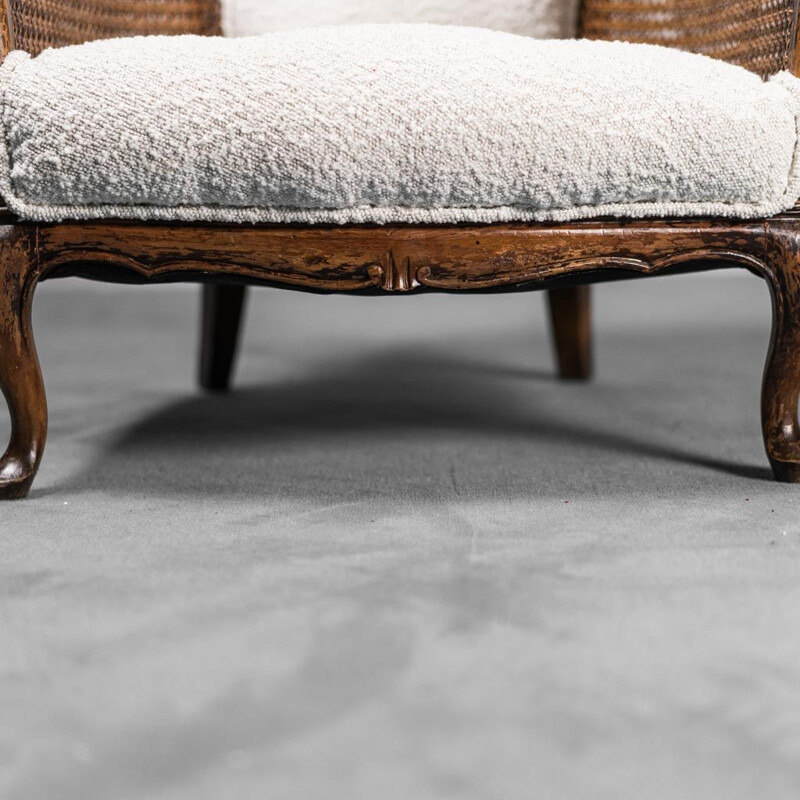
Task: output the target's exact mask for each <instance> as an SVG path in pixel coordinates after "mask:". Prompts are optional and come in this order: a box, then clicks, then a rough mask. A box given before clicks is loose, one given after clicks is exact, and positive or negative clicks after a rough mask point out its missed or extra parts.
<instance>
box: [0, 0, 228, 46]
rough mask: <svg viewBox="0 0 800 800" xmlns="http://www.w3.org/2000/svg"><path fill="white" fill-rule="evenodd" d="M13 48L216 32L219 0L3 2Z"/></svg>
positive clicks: (217, 31) (217, 28) (24, 0)
mask: <svg viewBox="0 0 800 800" xmlns="http://www.w3.org/2000/svg"><path fill="white" fill-rule="evenodd" d="M7 3H8V6H9V14H8V20H9V22H10V28H11V38H12V44H13V46H14V47H15V48H16V49H18V50H27V51H28V52H29V53H32V54H36V53H38V52H40V51H41V50H43V49H45V48H46V47H60V46H62V45H68V44H79V43H80V42H85V41H89V40H91V39H108V38H111V37H114V36H137V35H147V34H154V33H162V34H179V33H198V34H216V33H219V31H220V20H219V4H218V0H7Z"/></svg>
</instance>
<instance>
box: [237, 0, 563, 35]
mask: <svg viewBox="0 0 800 800" xmlns="http://www.w3.org/2000/svg"><path fill="white" fill-rule="evenodd" d="M380 22H427V23H435V24H438V25H465V26H471V27H476V28H490V29H491V30H496V31H507V32H509V33H518V34H522V35H523V36H535V37H537V38H540V39H566V38H570V37H573V36H575V31H576V28H577V24H578V0H288V1H287V0H222V25H223V29H224V31H225V35H226V36H254V35H256V34H261V33H272V32H273V31H279V30H287V29H290V28H307V27H311V26H317V25H353V24H362V23H380Z"/></svg>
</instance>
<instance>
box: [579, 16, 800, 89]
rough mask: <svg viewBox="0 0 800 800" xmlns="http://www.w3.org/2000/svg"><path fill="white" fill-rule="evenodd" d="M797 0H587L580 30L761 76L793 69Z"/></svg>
mask: <svg viewBox="0 0 800 800" xmlns="http://www.w3.org/2000/svg"><path fill="white" fill-rule="evenodd" d="M799 5H800V2H798V0H584V2H583V9H582V13H581V31H582V33H583V35H584V36H585V37H587V38H589V39H623V40H626V41H630V42H648V43H650V44H661V45H666V46H669V47H678V48H680V49H682V50H690V51H691V52H694V53H705V54H706V55H709V56H713V57H715V58H720V59H723V60H724V61H730V62H732V63H734V64H739V65H741V66H743V67H746V68H747V69H749V70H752V71H753V72H757V73H759V74H760V75H763V76H765V77H766V76H768V75H772V74H774V73H776V72H779V71H780V70H784V69H791V70H792V71H793V72H794V73H795V74H796V75H797V74H800V63H798V60H797V57H796V43H797V14H798V6H799Z"/></svg>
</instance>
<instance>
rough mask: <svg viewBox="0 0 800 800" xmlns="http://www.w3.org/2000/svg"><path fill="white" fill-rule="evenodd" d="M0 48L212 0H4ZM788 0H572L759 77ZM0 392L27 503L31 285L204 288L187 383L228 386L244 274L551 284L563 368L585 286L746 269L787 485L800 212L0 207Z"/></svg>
mask: <svg viewBox="0 0 800 800" xmlns="http://www.w3.org/2000/svg"><path fill="white" fill-rule="evenodd" d="M0 6H1V7H2V14H0V35H2V45H3V52H4V53H7V52H8V51H9V50H11V49H23V50H26V51H28V52H29V53H32V54H35V53H37V52H39V51H40V50H42V49H43V48H45V47H50V46H60V45H67V44H73V43H80V42H83V41H87V40H91V39H96V38H110V37H118V36H128V35H135V34H151V33H170V34H178V33H199V34H216V33H218V32H219V27H220V22H219V12H218V8H217V4H216V0H91V2H88V1H87V2H77V3H76V2H75V0H0ZM798 7H800V0H731V1H730V2H724V3H722V2H718V1H717V0H662V2H654V0H624V2H623V1H622V0H584V6H583V9H582V18H581V20H582V21H581V24H582V31H583V34H584V35H585V36H587V37H589V38H598V39H627V40H631V41H639V42H650V43H656V44H669V45H672V46H676V47H680V48H684V49H687V50H691V51H694V52H701V53H706V54H708V55H711V56H714V57H717V58H721V59H724V60H728V61H731V62H733V63H736V64H739V65H741V66H744V67H746V68H747V69H750V70H752V71H754V72H756V73H759V74H761V75H764V76H767V75H771V74H773V73H776V72H778V71H779V70H782V69H791V70H792V71H793V72H794V73H795V74H798V75H800V53H798V50H797V47H796V45H797V19H798ZM0 239H1V240H2V244H1V246H0V260H1V261H2V266H0V388H2V390H3V394H4V395H5V397H6V400H7V402H8V407H9V410H10V415H11V423H12V434H11V441H10V444H9V446H8V449H7V451H6V453H5V455H4V456H3V458H2V460H0V498H20V497H24V496H25V495H26V494H27V492H28V490H29V489H30V486H31V484H32V482H33V479H34V477H35V475H36V472H37V469H38V467H39V462H40V459H41V457H42V451H43V448H44V444H45V437H46V432H47V410H46V402H45V392H44V385H43V382H42V377H41V373H40V369H39V364H38V361H37V356H36V350H35V346H34V340H33V332H32V329H31V302H32V298H33V293H34V290H35V288H36V286H37V284H38V283H39V281H41V280H45V279H50V278H56V277H65V276H83V277H91V278H96V279H101V280H105V281H124V282H141V283H154V284H155V283H161V282H166V281H197V282H202V283H204V303H203V320H204V321H203V326H202V356H201V370H200V380H201V383H202V385H203V386H205V387H206V388H209V389H224V388H225V387H227V385H228V380H229V375H230V368H231V363H232V359H233V356H234V351H235V347H236V339H237V331H238V327H239V317H240V314H241V309H242V301H243V297H244V292H245V284H248V283H254V284H265V285H274V286H282V287H286V288H295V289H301V290H307V291H316V292H358V293H373V294H375V293H385V292H388V293H408V292H425V291H448V292H462V291H473V292H475V291H477V292H481V291H483V292H487V291H527V290H533V289H545V290H548V291H549V293H550V307H551V311H552V322H553V333H554V338H555V343H556V352H557V356H558V363H559V368H560V374H561V375H562V377H567V378H570V377H571V378H584V377H587V376H588V375H589V372H590V368H591V364H590V362H591V357H590V323H589V315H590V305H589V294H588V291H589V290H588V284H590V283H593V282H597V281H604V280H612V279H620V278H626V277H641V276H649V275H657V274H673V273H684V272H690V271H697V270H708V269H719V268H722V267H743V268H745V269H747V270H749V271H751V272H753V273H755V274H757V275H760V276H761V277H763V278H764V279H765V280H766V281H767V283H768V285H769V287H770V290H771V292H772V297H773V300H774V304H773V308H774V322H773V336H772V343H771V346H770V350H769V354H768V356H767V365H766V371H765V376H764V385H763V399H762V421H763V435H764V441H765V445H766V450H767V455H768V457H769V460H770V463H771V465H772V468H773V470H774V473H775V476H776V478H777V479H778V480H781V481H788V482H800V431H798V398H799V397H800V215H798V214H797V213H795V212H794V211H790V212H786V213H783V214H780V215H778V216H774V217H771V218H768V219H749V220H732V219H697V218H691V219H688V218H687V219H664V220H655V219H647V220H638V221H635V220H618V219H603V220H594V221H587V222H571V223H562V224H543V223H515V224H505V223H494V224H485V225H470V224H460V225H409V224H404V225H398V224H390V225H384V226H374V225H353V224H348V225H339V226H332V225H322V226H311V225H306V226H303V225H296V224H295V225H267V224H256V225H252V224H243V225H233V224H193V223H176V222H170V223H156V222H148V223H143V222H130V221H120V220H113V219H108V220H93V221H86V222H72V221H65V222H58V223H33V222H25V221H20V220H19V219H17V218H16V217H15V216H14V215H12V214H11V213H9V212H7V211H6V212H4V213H3V220H2V229H1V230H0Z"/></svg>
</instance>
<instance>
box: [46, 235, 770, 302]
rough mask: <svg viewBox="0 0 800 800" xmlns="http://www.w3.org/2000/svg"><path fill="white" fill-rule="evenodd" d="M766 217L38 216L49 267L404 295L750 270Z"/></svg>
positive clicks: (112, 275)
mask: <svg viewBox="0 0 800 800" xmlns="http://www.w3.org/2000/svg"><path fill="white" fill-rule="evenodd" d="M763 228H764V223H763V222H737V221H733V222H728V221H719V220H684V221H662V220H649V221H636V222H621V221H594V222H578V223H572V224H562V225H544V224H529V225H525V224H519V225H484V226H477V225H475V226H468V225H464V226H436V225H430V226H423V225H384V226H367V225H345V226H332V227H323V226H311V227H301V226H288V225H286V226H269V225H248V226H236V225H169V224H141V223H126V222H116V221H109V222H89V223H64V224H61V225H43V226H41V227H40V228H39V229H38V241H39V255H40V258H41V261H42V268H43V270H44V271H45V273H50V274H52V273H54V272H56V271H57V272H60V273H62V274H63V273H64V272H70V273H72V274H84V275H89V276H92V277H103V278H105V279H119V278H121V277H122V276H123V274H124V276H126V278H127V279H128V280H137V281H141V282H159V281H167V280H169V281H175V280H202V281H207V282H214V281H215V280H219V279H223V280H226V281H229V280H231V279H233V280H239V281H241V282H253V283H262V284H267V285H279V286H281V285H282V286H289V287H294V288H298V289H307V290H311V291H319V292H367V293H374V294H382V293H391V294H397V293H399V294H405V293H409V292H422V291H433V290H437V291H452V292H461V291H474V290H482V291H490V290H496V291H499V290H504V289H513V288H549V286H546V285H545V282H546V281H550V280H556V279H564V278H570V279H571V280H573V282H576V283H577V282H591V281H592V280H593V279H594V278H595V277H597V274H598V273H608V272H611V273H616V274H618V275H653V274H657V273H663V272H670V271H677V270H680V269H688V268H711V267H713V266H714V265H715V264H716V265H724V264H737V265H739V266H745V267H751V268H755V269H757V268H758V265H760V264H761V263H762V257H763Z"/></svg>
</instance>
